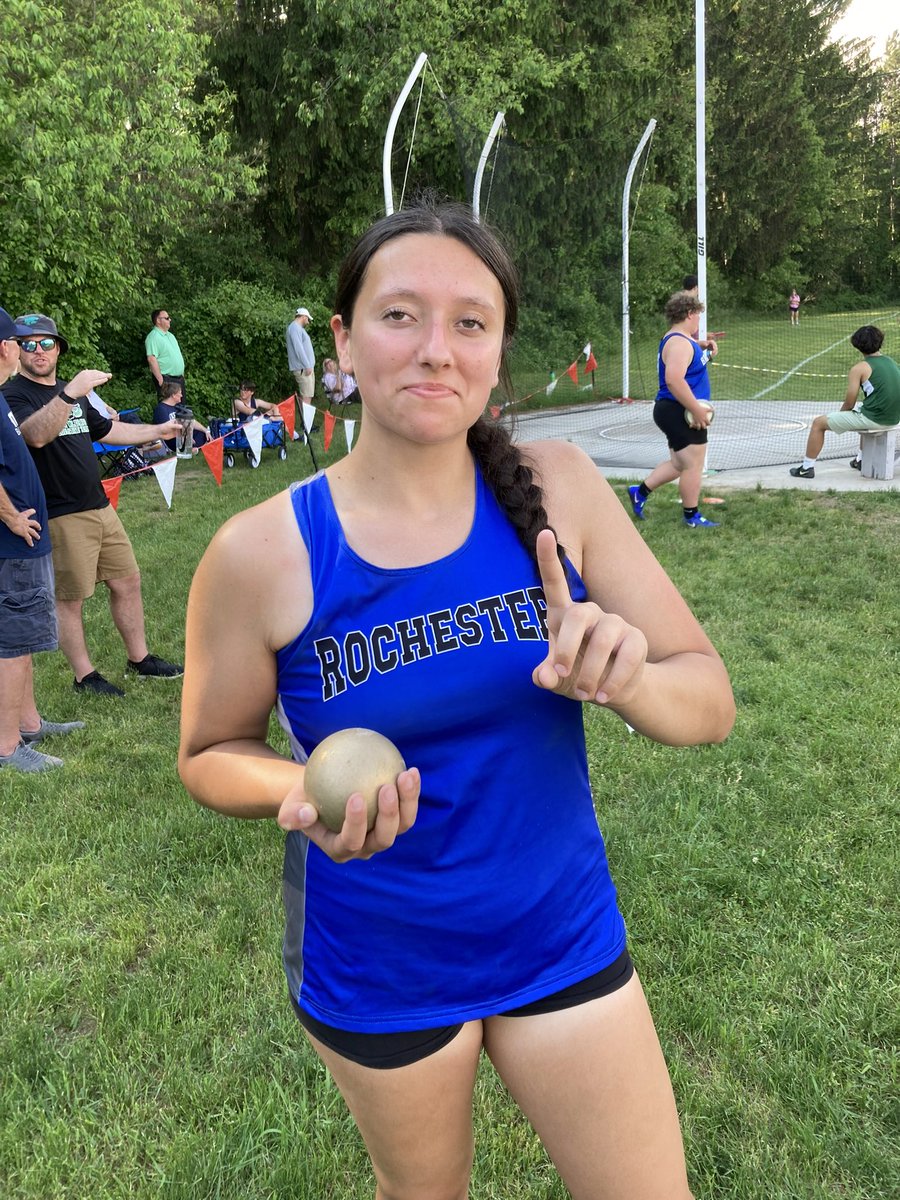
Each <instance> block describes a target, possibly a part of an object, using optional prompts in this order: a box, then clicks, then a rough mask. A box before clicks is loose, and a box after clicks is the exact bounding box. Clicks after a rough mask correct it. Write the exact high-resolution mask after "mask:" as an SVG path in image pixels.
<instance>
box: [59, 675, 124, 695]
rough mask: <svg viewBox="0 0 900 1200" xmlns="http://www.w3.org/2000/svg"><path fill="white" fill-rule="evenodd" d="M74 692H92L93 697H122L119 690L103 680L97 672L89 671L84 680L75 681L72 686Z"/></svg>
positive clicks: (122, 693)
mask: <svg viewBox="0 0 900 1200" xmlns="http://www.w3.org/2000/svg"><path fill="white" fill-rule="evenodd" d="M72 687H73V688H74V689H75V691H76V692H93V693H94V695H95V696H124V695H125V693H124V692H123V691H122V689H121V688H117V687H116V685H115V684H114V683H110V682H109V680H108V679H104V678H103V676H102V675H101V674H100V672H99V671H91V673H90V675H85V677H84V679H76V680H75V682H74V683H73V684H72Z"/></svg>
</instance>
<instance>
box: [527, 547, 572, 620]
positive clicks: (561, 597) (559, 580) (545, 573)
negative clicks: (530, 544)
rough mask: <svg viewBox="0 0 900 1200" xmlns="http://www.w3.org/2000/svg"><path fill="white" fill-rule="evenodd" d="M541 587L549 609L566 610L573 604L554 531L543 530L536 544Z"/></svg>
mask: <svg viewBox="0 0 900 1200" xmlns="http://www.w3.org/2000/svg"><path fill="white" fill-rule="evenodd" d="M535 546H536V549H537V562H538V570H539V571H540V573H541V586H542V587H543V589H544V599H545V600H546V602H547V607H548V608H565V607H566V606H567V605H569V604H571V603H572V593H571V592H570V591H569V582H568V580H567V579H566V573H565V571H564V570H563V565H562V563H561V562H560V561H559V555H558V554H557V552H556V536H555V534H554V533H553V530H552V529H542V530H541V532H540V533H539V534H538V535H537V541H536V543H535Z"/></svg>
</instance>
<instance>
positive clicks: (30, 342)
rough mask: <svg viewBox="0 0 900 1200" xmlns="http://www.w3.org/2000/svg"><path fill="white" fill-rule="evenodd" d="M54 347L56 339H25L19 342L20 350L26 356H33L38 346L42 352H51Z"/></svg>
mask: <svg viewBox="0 0 900 1200" xmlns="http://www.w3.org/2000/svg"><path fill="white" fill-rule="evenodd" d="M55 345H56V338H51V337H46V338H38V339H35V338H26V339H25V340H24V341H22V342H19V347H20V349H22V350H24V351H25V353H26V354H34V352H35V350H37V348H38V346H40V348H41V349H42V350H52V349H53V347H54V346H55Z"/></svg>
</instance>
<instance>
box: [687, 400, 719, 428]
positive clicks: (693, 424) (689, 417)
mask: <svg viewBox="0 0 900 1200" xmlns="http://www.w3.org/2000/svg"><path fill="white" fill-rule="evenodd" d="M700 403H701V404H702V405H703V407H704V408H708V409H709V411H710V413H711V414H712V415H711V416H710V418H709V423H710V425H711V424H712V422H713V417H714V416H715V415H716V410H715V409H714V408H713V406H712V405H711V404H703V402H702V401H701V402H700ZM684 419H685V421H687V423H688V425H690V427H691V429H699V428H700V426H699V425H698V424H697V422H696V421H695V420H694V414H693V413H692V412H691V410H690V409H689V408H686V409H685V410H684Z"/></svg>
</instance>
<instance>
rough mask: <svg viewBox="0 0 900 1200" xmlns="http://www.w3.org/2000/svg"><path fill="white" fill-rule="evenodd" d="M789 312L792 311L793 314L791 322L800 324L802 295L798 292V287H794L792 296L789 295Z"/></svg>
mask: <svg viewBox="0 0 900 1200" xmlns="http://www.w3.org/2000/svg"><path fill="white" fill-rule="evenodd" d="M788 312H790V314H791V324H792V325H799V324H800V297H799V295H798V294H797V289H796V288H794V290H793V291H792V292H791V294H790V296H789V297H788Z"/></svg>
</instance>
